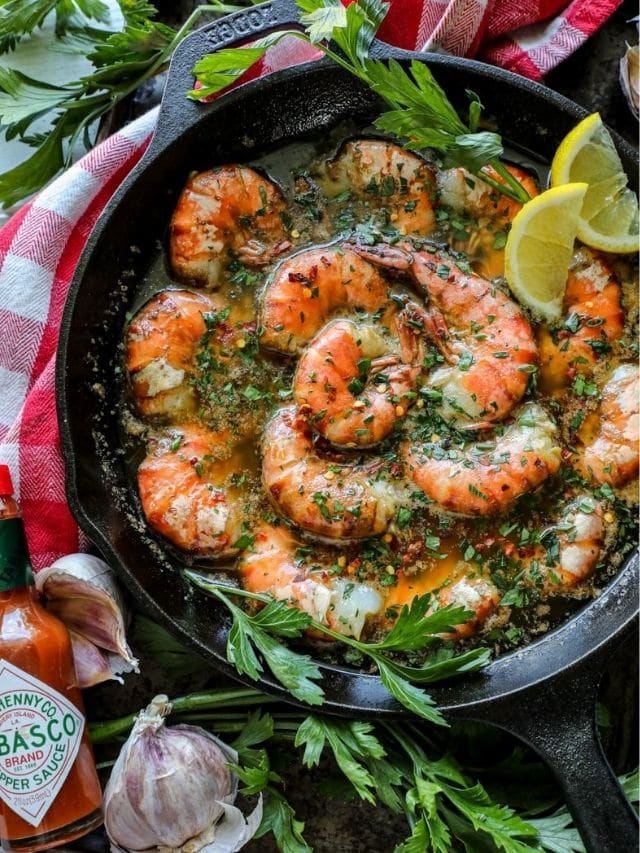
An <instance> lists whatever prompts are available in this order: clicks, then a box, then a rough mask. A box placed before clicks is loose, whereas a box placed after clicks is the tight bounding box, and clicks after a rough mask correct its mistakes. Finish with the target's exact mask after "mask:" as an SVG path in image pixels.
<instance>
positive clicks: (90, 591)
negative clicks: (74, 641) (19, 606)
mask: <svg viewBox="0 0 640 853" xmlns="http://www.w3.org/2000/svg"><path fill="white" fill-rule="evenodd" d="M36 587H37V589H38V591H39V592H40V593H41V594H42V595H44V596H45V598H46V599H47V610H49V611H50V612H51V613H54V614H55V615H56V616H57V617H58V618H59V619H60V620H61V621H62V622H64V624H65V625H66V626H67V628H70V629H72V630H74V631H75V632H76V633H77V634H81V635H82V636H83V637H85V638H86V639H87V640H90V641H91V642H92V643H93V644H94V645H95V646H98V647H99V648H101V649H106V650H107V651H109V652H113V653H114V654H116V655H119V656H120V657H121V658H122V659H123V660H125V661H126V662H127V663H129V664H131V665H132V666H133V667H134V669H135V670H136V672H137V671H138V670H137V663H138V662H137V661H136V659H135V658H134V657H133V654H132V652H131V649H130V648H129V646H128V645H127V639H126V633H125V608H124V603H123V601H122V597H121V595H120V591H119V590H118V587H117V584H116V582H115V578H114V576H113V572H112V571H111V569H110V568H109V566H108V565H107V564H106V563H105V562H104V561H103V560H100V559H99V558H98V557H93V556H92V555H91V554H69V555H68V556H67V557H62V558H61V559H60V560H56V561H55V563H53V564H52V565H51V566H49V567H48V568H46V569H42V571H40V572H38V573H37V575H36Z"/></svg>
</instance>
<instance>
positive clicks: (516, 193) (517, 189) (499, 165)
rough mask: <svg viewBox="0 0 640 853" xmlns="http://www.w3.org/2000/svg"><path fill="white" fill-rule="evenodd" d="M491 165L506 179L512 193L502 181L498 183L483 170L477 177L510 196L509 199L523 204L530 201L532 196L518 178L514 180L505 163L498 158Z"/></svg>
mask: <svg viewBox="0 0 640 853" xmlns="http://www.w3.org/2000/svg"><path fill="white" fill-rule="evenodd" d="M490 165H491V166H492V167H493V168H494V169H495V171H496V172H497V173H498V174H499V175H500V177H501V178H504V180H505V181H506V183H507V185H508V187H509V188H510V189H511V190H512V192H508V191H507V187H505V184H503V183H501V182H500V181H496V180H495V179H494V178H492V177H491V176H490V175H487V174H486V172H483V171H482V170H480V172H479V174H478V175H477V177H478V178H480V179H481V180H483V181H484V182H485V183H486V184H489V186H490V187H493V189H495V190H498V192H500V193H502V194H503V195H507V196H509V198H512V199H513V200H514V201H520V202H522V204H525V203H526V202H528V201H529V199H530V198H531V196H530V195H529V193H528V192H527V191H526V189H525V188H524V187H523V186H522V184H521V183H520V181H518V180H517V178H514V176H513V175H512V174H511V172H510V171H509V170H508V169H507V167H506V166H505V165H504V163H503V162H501V161H500V160H498V159H497V158H494V159H493V160H491V162H490Z"/></svg>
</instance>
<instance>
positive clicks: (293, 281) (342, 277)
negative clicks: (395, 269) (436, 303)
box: [260, 246, 389, 354]
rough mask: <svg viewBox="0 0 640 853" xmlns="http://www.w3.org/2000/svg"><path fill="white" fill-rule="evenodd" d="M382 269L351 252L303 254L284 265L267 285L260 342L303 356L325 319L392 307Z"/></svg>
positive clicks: (332, 250) (307, 251)
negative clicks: (302, 352)
mask: <svg viewBox="0 0 640 853" xmlns="http://www.w3.org/2000/svg"><path fill="white" fill-rule="evenodd" d="M387 290H388V288H387V283H386V282H385V281H384V279H383V278H382V276H381V275H380V273H379V272H378V270H377V269H376V268H375V267H374V266H372V265H371V264H369V263H367V261H365V260H363V259H362V258H361V257H360V256H359V255H357V254H356V253H355V252H353V251H351V250H350V249H347V248H343V247H341V246H327V247H325V248H321V249H305V250H304V251H303V252H299V253H298V254H297V255H293V256H292V257H290V258H287V259H286V260H285V261H283V262H282V263H281V264H280V265H279V266H278V267H277V268H276V270H275V272H274V274H273V276H272V277H271V279H270V280H269V281H268V282H267V285H266V287H265V290H264V293H263V294H262V303H261V308H260V326H261V328H262V330H263V332H262V338H261V343H262V345H263V346H264V347H266V348H267V349H274V350H277V351H278V352H283V353H291V354H294V353H299V352H300V351H301V350H302V349H303V347H304V346H305V345H306V344H307V343H308V342H309V341H310V340H311V338H312V337H313V336H314V335H315V334H316V332H318V331H319V330H320V329H321V328H322V327H323V326H324V324H325V323H326V322H327V320H328V319H329V318H330V317H332V316H333V315H334V314H336V313H337V312H339V311H343V310H344V309H349V310H350V311H351V312H353V311H364V312H366V313H367V314H373V313H375V312H376V311H378V309H380V308H383V307H384V306H385V305H387V303H388V302H389V296H388V292H387Z"/></svg>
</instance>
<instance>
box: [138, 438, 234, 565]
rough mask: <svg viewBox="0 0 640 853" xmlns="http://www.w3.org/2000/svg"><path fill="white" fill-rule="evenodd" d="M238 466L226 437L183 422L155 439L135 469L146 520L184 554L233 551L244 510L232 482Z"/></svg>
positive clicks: (232, 447) (209, 553)
mask: <svg viewBox="0 0 640 853" xmlns="http://www.w3.org/2000/svg"><path fill="white" fill-rule="evenodd" d="M241 468H242V456H241V454H240V453H239V452H238V449H237V448H235V447H234V445H233V444H232V443H231V442H230V438H229V435H228V433H225V432H221V433H215V432H211V431H210V430H208V429H206V428H205V427H203V426H200V425H199V424H185V425H183V426H181V427H179V428H178V427H176V428H172V429H167V430H166V431H164V432H162V433H160V434H159V435H156V436H154V437H153V438H152V440H151V442H150V447H149V452H148V454H147V456H146V458H145V459H144V460H143V462H142V463H141V465H140V467H139V468H138V491H139V493H140V500H141V502H142V509H143V511H144V514H145V517H146V519H147V521H148V522H149V524H150V525H151V527H152V528H153V529H154V530H155V531H157V532H158V533H160V534H161V535H162V536H164V537H165V538H166V539H168V540H169V541H170V542H173V544H174V545H177V546H178V547H179V548H183V549H184V550H186V551H191V552H193V553H196V554H207V555H217V556H223V555H226V554H230V553H233V552H234V549H233V543H234V542H236V541H237V540H238V538H239V537H240V535H241V532H242V522H243V519H244V517H245V509H246V507H245V503H246V500H245V497H244V492H243V491H242V490H241V489H240V488H238V487H236V486H234V485H233V482H232V481H233V475H234V474H236V473H237V472H238V471H239V470H240V469H241Z"/></svg>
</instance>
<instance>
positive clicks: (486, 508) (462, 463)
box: [403, 403, 561, 516]
mask: <svg viewBox="0 0 640 853" xmlns="http://www.w3.org/2000/svg"><path fill="white" fill-rule="evenodd" d="M403 453H404V458H405V461H406V465H407V468H408V473H409V476H410V477H411V478H412V479H413V481H414V482H415V483H416V485H418V486H419V487H420V488H421V489H422V491H423V492H424V493H425V494H426V495H427V496H428V497H429V498H431V500H433V501H435V502H436V503H437V504H439V505H440V506H441V507H443V508H444V509H446V510H449V511H450V512H455V513H459V514H461V515H469V516H477V515H491V514H495V513H501V512H504V511H505V510H507V509H508V508H509V507H510V506H511V504H513V502H514V501H515V500H516V499H517V498H518V497H520V495H523V494H525V493H526V492H530V491H532V490H533V489H535V488H536V487H537V486H539V485H540V483H542V482H543V481H544V480H546V478H547V477H549V476H550V475H552V474H555V473H556V471H557V470H558V468H559V467H560V458H561V457H560V445H559V443H558V430H557V427H556V425H555V423H554V422H553V421H552V420H551V418H550V417H549V415H548V414H547V413H546V411H545V410H544V409H543V408H542V406H540V405H538V404H537V403H525V404H524V405H523V406H522V407H521V409H520V410H519V412H518V413H517V414H516V419H515V421H514V422H513V423H512V424H511V425H510V426H508V427H507V428H506V429H505V431H504V433H503V434H502V435H500V436H495V437H494V439H493V441H490V442H484V441H483V442H482V444H481V445H476V444H472V445H470V446H466V447H460V448H455V447H448V448H446V449H445V448H443V447H442V445H441V443H440V442H439V441H429V442H424V443H421V444H416V443H414V442H407V443H406V444H405V445H404V447H403Z"/></svg>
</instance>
